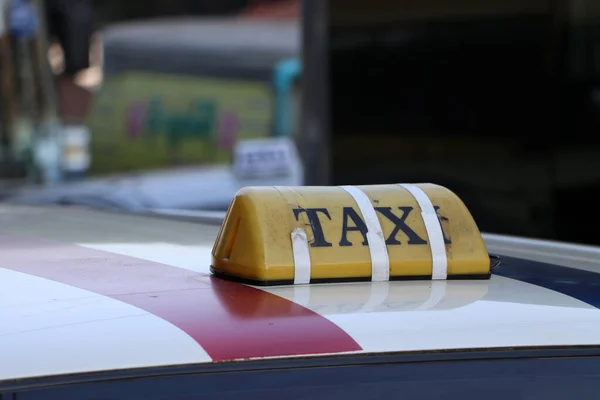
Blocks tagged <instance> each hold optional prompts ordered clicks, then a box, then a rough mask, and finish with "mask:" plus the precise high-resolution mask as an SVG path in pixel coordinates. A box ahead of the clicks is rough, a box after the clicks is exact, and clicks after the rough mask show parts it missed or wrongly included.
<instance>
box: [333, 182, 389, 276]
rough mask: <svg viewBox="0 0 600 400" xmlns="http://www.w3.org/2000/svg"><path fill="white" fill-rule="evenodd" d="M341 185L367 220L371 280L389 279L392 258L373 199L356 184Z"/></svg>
mask: <svg viewBox="0 0 600 400" xmlns="http://www.w3.org/2000/svg"><path fill="white" fill-rule="evenodd" d="M340 187H341V188H342V189H344V190H345V191H346V192H348V193H349V194H350V196H352V197H353V198H354V201H355V202H356V205H357V206H358V209H359V210H360V213H361V214H362V216H363V218H364V220H365V225H366V226H367V241H368V242H369V252H370V253H371V280H372V281H373V282H383V281H389V280H390V259H389V256H388V251H387V247H386V244H385V236H384V235H383V230H382V229H381V224H380V223H379V219H378V218H377V213H376V212H375V208H374V207H373V204H371V200H369V197H368V196H367V195H366V194H365V192H363V191H362V190H360V189H358V188H357V187H355V186H340Z"/></svg>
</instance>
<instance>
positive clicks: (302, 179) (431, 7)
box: [0, 0, 600, 244]
mask: <svg viewBox="0 0 600 400" xmlns="http://www.w3.org/2000/svg"><path fill="white" fill-rule="evenodd" d="M0 4H1V6H2V10H3V13H4V19H3V23H2V24H0V35H1V36H0V75H1V77H0V107H1V110H0V111H1V113H0V139H1V140H0V196H1V197H2V199H3V201H8V202H20V203H30V204H31V203H34V204H76V205H85V206H92V207H99V208H109V209H117V210H126V211H134V212H145V211H148V210H163V211H165V210H170V212H175V210H179V211H181V212H191V211H192V210H197V211H199V210H204V211H206V210H209V211H211V210H212V211H222V210H224V209H226V207H227V205H228V203H229V200H230V199H231V196H233V194H234V193H235V191H236V190H238V189H239V188H241V187H243V186H247V185H255V184H258V185H263V184H265V185H272V184H283V185H303V184H304V185H340V184H378V183H398V182H434V183H438V184H441V185H444V186H447V187H448V188H450V189H452V190H453V191H455V192H456V193H457V194H458V195H459V196H460V197H461V198H462V199H463V200H464V202H465V203H466V205H467V206H468V207H469V209H470V210H471V212H472V214H473V216H474V217H475V220H476V221H477V223H478V224H479V227H480V229H481V230H483V231H485V232H494V233H505V234H512V235H522V236H528V237H536V238H545V239H555V240H565V241H573V242H580V243H588V244H600V235H599V234H598V233H597V232H598V228H599V227H600V213H597V212H596V208H595V204H596V203H595V202H596V201H598V200H599V199H600V135H599V133H600V90H598V88H600V1H598V0H486V1H481V0H418V1H417V0H168V1H167V0H143V1H142V0H127V1H122V0H102V1H101V0H96V1H92V0H45V1H43V0H35V1H34V0H3V1H0Z"/></svg>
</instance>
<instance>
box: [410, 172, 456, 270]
mask: <svg viewBox="0 0 600 400" xmlns="http://www.w3.org/2000/svg"><path fill="white" fill-rule="evenodd" d="M400 186H402V187H403V188H404V189H406V190H408V191H409V192H410V194H412V195H413V197H414V198H415V200H417V203H418V204H419V208H421V217H422V218H423V223H424V224H425V231H426V232H427V237H428V241H429V248H430V249H431V263H432V268H431V279H434V280H437V279H446V278H447V277H448V258H447V257H446V244H445V243H444V233H443V232H442V226H441V224H440V220H439V219H438V215H437V213H436V212H435V209H434V208H433V204H432V203H431V200H430V199H429V196H427V193H425V192H424V191H423V190H422V189H421V188H420V187H418V186H416V185H409V184H400Z"/></svg>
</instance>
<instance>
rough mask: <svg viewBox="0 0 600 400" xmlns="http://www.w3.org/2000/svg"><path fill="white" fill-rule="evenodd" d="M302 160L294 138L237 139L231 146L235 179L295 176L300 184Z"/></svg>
mask: <svg viewBox="0 0 600 400" xmlns="http://www.w3.org/2000/svg"><path fill="white" fill-rule="evenodd" d="M302 169H303V168H302V163H301V161H300V157H299V155H298V151H297V149H296V145H295V143H294V142H293V140H291V139H289V138H267V139H248V140H240V141H238V142H237V143H236V145H235V147H234V149H233V171H234V174H235V175H236V177H237V178H238V179H243V180H246V179H261V178H275V177H294V176H298V179H293V180H294V181H296V180H298V181H299V182H298V183H296V184H297V185H302Z"/></svg>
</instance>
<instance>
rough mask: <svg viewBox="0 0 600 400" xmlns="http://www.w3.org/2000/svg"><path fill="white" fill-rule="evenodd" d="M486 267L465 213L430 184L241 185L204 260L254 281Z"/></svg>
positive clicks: (458, 272) (459, 272) (412, 275)
mask: <svg viewBox="0 0 600 400" xmlns="http://www.w3.org/2000/svg"><path fill="white" fill-rule="evenodd" d="M490 269H491V263H490V257H489V255H488V252H487V249H486V247H485V244H484V242H483V238H482V237H481V233H480V232H479V229H478V228H477V225H476V223H475V221H474V220H473V217H472V216H471V214H470V212H469V210H468V209H467V207H466V206H465V205H464V203H463V202H462V201H461V200H460V199H459V198H458V196H456V195H455V194H454V193H453V192H452V191H450V190H448V189H447V188H445V187H442V186H439V185H434V184H397V185H393V184H391V185H368V186H330V187H322V186H314V187H311V186H303V187H275V186H270V187H247V188H244V189H242V190H240V191H239V192H238V193H237V194H236V195H235V197H234V198H233V200H232V202H231V204H230V206H229V209H228V211H227V215H226V217H225V220H224V221H223V225H222V226H221V229H220V232H219V234H218V236H217V239H216V241H215V245H214V247H213V251H212V266H211V271H212V272H213V273H214V274H215V275H217V276H221V277H224V278H229V279H234V280H242V281H246V282H248V283H252V284H256V285H281V284H307V283H319V282H340V281H366V280H370V281H388V280H399V279H434V280H438V279H441V280H443V279H487V278H489V276H490Z"/></svg>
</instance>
